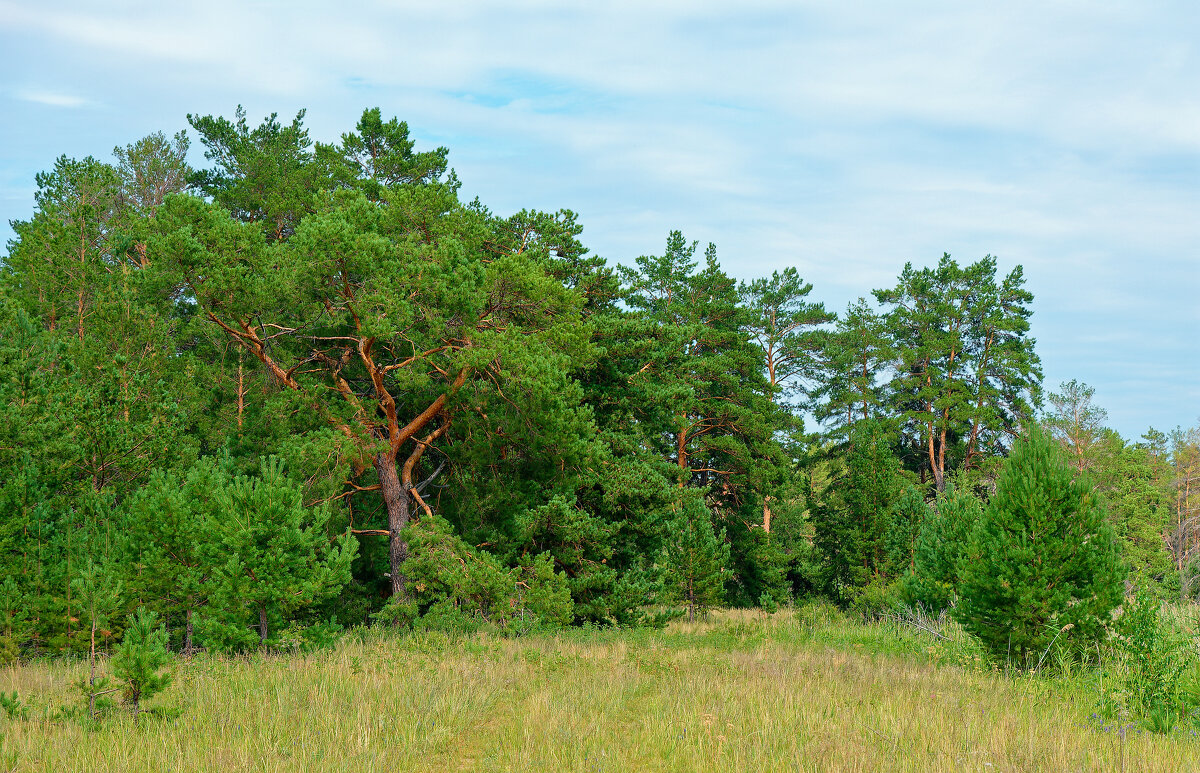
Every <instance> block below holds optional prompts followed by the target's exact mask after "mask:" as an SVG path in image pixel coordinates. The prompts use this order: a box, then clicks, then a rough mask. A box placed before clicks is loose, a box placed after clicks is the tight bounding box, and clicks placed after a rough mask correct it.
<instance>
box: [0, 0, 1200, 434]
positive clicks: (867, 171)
mask: <svg viewBox="0 0 1200 773" xmlns="http://www.w3.org/2000/svg"><path fill="white" fill-rule="evenodd" d="M1198 23H1200V6H1197V5H1196V4H1195V2H1194V0H1160V2H1155V3H1145V2H1141V1H1140V0H1114V1H1113V2H1106V3H1103V4H1099V5H1097V4H1095V3H1086V2H1083V0H1064V1H1063V2H1055V3H1045V2H1044V1H1043V0H1012V2H1007V3H1001V4H995V3H993V4H990V5H986V4H984V5H981V4H978V3H962V2H956V1H955V0H923V1H922V2H921V3H919V4H917V5H916V6H914V5H913V4H895V3H888V2H883V1H882V0H877V1H876V2H864V3H855V4H841V5H838V4H830V3H827V2H821V1H820V0H778V1H763V2H745V3H738V4H737V5H736V7H735V6H733V5H731V4H729V3H727V2H718V1H717V0H670V1H669V2H661V3H659V2H655V3H647V2H645V1H644V0H614V2H612V3H586V4H585V3H562V2H559V1H558V0H508V1H507V2H485V1H484V0H476V1H474V2H472V1H467V2H461V3H457V2H456V3H444V2H433V0H423V1H422V2H407V1H404V0H364V1H363V2H361V3H358V4H357V5H356V8H355V10H354V12H353V13H346V12H342V11H338V10H334V9H332V8H331V7H330V6H328V5H327V4H324V3H320V2H316V1H315V0H312V1H309V2H306V1H305V0H293V2H256V3H250V4H247V3H243V2H238V0H210V2H206V3H203V4H197V3H161V2H159V3H155V2H149V1H148V0H114V2H112V3H110V4H108V5H106V6H105V8H104V9H103V11H100V10H97V8H96V7H95V5H94V3H91V2H88V0H56V1H55V2H53V3H41V4H34V3H32V2H24V1H21V2H13V0H0V46H3V47H5V49H6V50H7V51H8V52H9V53H8V54H7V56H8V57H9V58H10V59H11V61H12V63H13V65H14V74H13V75H11V76H9V78H8V81H9V82H10V83H17V84H21V83H26V84H38V85H40V86H46V87H47V88H46V89H32V88H30V89H28V90H27V91H25V92H22V93H20V94H17V93H14V94H13V96H15V97H17V98H18V99H21V100H24V101H26V102H27V103H29V104H30V105H32V104H35V103H37V104H43V105H54V106H58V107H63V108H69V107H74V108H81V107H86V106H88V105H89V104H103V105H111V106H114V107H115V108H119V109H114V110H111V111H105V113H106V115H105V116H104V120H103V121H96V122H92V123H90V124H89V125H88V126H87V127H86V128H85V127H82V126H68V125H67V123H68V122H61V124H62V125H61V126H57V127H49V128H48V127H47V123H46V122H42V123H41V124H38V123H37V122H34V121H28V122H26V121H23V119H22V117H21V115H20V110H19V109H18V110H13V111H10V112H11V114H10V115H8V116H5V115H2V114H0V132H3V133H4V136H5V138H6V140H10V139H11V140H14V141H12V142H6V143H0V165H4V164H8V165H10V166H12V167H13V168H14V169H16V168H18V167H19V168H20V170H21V172H20V174H19V175H15V176H14V178H13V179H14V180H21V181H28V180H32V177H33V172H34V171H36V169H37V168H38V167H34V168H29V165H30V164H33V163H35V162H33V161H28V160H27V159H32V158H37V159H39V160H38V161H37V162H36V163H38V164H42V165H44V164H45V160H46V159H52V158H53V157H54V156H56V155H57V154H59V153H63V152H66V153H69V154H80V155H82V154H84V153H95V154H102V153H104V152H105V151H106V149H107V148H111V147H112V146H113V145H114V144H117V143H124V142H129V141H131V140H132V139H136V137H138V136H142V135H144V134H145V133H147V132H149V131H153V130H155V129H160V128H168V129H172V130H173V129H176V128H180V127H181V125H182V123H183V116H184V114H185V113H187V112H198V113H207V112H217V113H223V114H229V113H231V112H232V110H233V107H234V105H236V104H239V103H240V104H244V105H245V106H246V107H247V110H248V111H249V113H250V115H251V117H252V118H255V119H257V118H259V117H261V116H262V115H265V114H267V113H270V112H274V111H278V112H279V113H280V114H282V115H283V116H285V117H290V116H291V115H292V114H294V112H295V111H296V110H297V109H299V108H302V107H307V108H309V113H308V118H307V125H308V126H309V128H310V130H311V133H312V135H313V136H314V138H319V139H323V140H332V139H335V138H336V137H337V136H338V134H340V133H341V132H343V131H346V130H347V128H348V127H349V125H350V124H352V122H353V120H354V118H355V117H356V115H357V111H358V110H361V109H362V108H363V107H365V106H368V105H372V106H373V105H379V106H380V107H382V108H383V110H384V111H385V112H387V113H389V114H394V115H397V116H399V117H400V118H402V119H405V120H407V121H408V122H409V124H410V126H411V127H412V130H413V133H414V135H415V136H416V137H417V138H418V141H419V142H422V143H425V144H439V145H440V144H444V145H447V146H449V148H450V151H451V163H452V164H453V165H454V166H455V167H456V168H457V170H458V171H459V173H460V176H461V177H462V179H463V181H464V186H465V188H464V190H465V192H466V193H467V195H468V196H474V195H479V196H480V197H481V198H482V199H483V200H484V201H485V202H486V203H488V204H489V205H490V206H493V207H494V208H495V209H496V210H497V211H505V210H515V209H519V208H522V207H526V206H540V207H544V208H550V209H554V208H557V207H560V206H566V207H570V208H572V209H575V210H577V211H578V212H579V213H580V215H581V217H582V221H583V223H584V225H585V226H586V227H587V231H586V232H585V237H586V240H587V242H588V243H589V244H590V245H591V246H592V247H593V248H594V249H595V250H596V251H597V252H599V253H600V254H603V255H605V256H607V257H609V258H610V259H617V260H626V261H627V260H630V259H632V258H633V257H634V256H636V255H639V254H644V253H648V252H652V251H656V250H660V249H661V248H662V241H663V238H664V236H665V235H666V233H667V231H668V230H670V229H672V228H681V229H683V230H684V231H685V233H686V234H687V236H688V237H689V238H695V239H699V240H701V241H709V240H712V241H716V242H717V243H718V246H719V248H720V254H721V256H722V261H723V263H724V264H725V265H726V267H727V268H728V269H729V270H730V271H731V272H732V273H734V274H735V275H737V276H739V277H749V276H753V275H757V274H763V273H769V272H770V271H771V270H773V269H777V268H781V267H783V266H785V265H796V266H797V267H798V268H799V269H800V270H801V272H802V273H803V274H804V275H805V277H806V278H807V279H809V280H811V281H813V282H814V283H815V284H816V289H815V290H814V297H817V296H820V297H821V299H822V300H825V301H827V303H828V305H829V306H831V307H833V308H842V307H844V304H845V302H846V301H849V300H852V299H853V298H855V297H857V296H859V295H869V294H870V290H871V289H873V288H877V287H884V286H887V285H888V284H890V283H892V282H894V280H895V276H896V273H897V272H898V270H899V268H900V266H901V265H902V264H903V263H904V262H905V261H907V260H912V261H914V262H917V263H922V262H932V261H936V260H937V258H938V257H939V256H940V255H941V254H942V252H943V251H948V252H951V253H952V254H954V256H955V257H956V258H958V259H959V260H963V261H970V260H975V259H977V258H979V257H982V256H983V255H984V254H985V253H989V252H990V253H993V254H996V255H998V256H999V258H1000V261H1001V268H1002V269H1007V268H1010V267H1011V266H1012V265H1014V264H1015V263H1021V264H1023V265H1024V267H1025V269H1026V276H1027V277H1028V282H1029V286H1030V288H1031V289H1032V290H1033V291H1034V292H1035V294H1036V296H1037V300H1036V302H1035V309H1036V313H1035V316H1034V326H1035V333H1036V334H1037V336H1038V338H1039V345H1040V346H1041V347H1042V351H1043V352H1044V353H1046V355H1047V356H1049V355H1051V354H1053V356H1054V357H1055V360H1056V361H1055V362H1054V363H1047V373H1048V374H1050V373H1051V372H1053V374H1054V376H1055V378H1057V377H1058V375H1059V374H1060V373H1061V374H1062V375H1063V377H1064V378H1071V377H1080V378H1083V379H1085V380H1088V381H1089V382H1092V383H1093V384H1094V385H1095V386H1097V387H1098V388H1099V387H1102V386H1103V384H1104V383H1105V382H1106V381H1108V382H1110V383H1113V384H1114V386H1113V387H1111V388H1110V389H1109V394H1113V395H1117V394H1120V395H1122V397H1121V399H1125V397H1124V395H1126V394H1127V393H1126V392H1120V391H1119V390H1117V388H1116V386H1115V381H1116V379H1118V378H1120V377H1122V374H1125V373H1127V372H1129V370H1130V369H1131V368H1132V367H1133V366H1132V363H1134V362H1141V363H1142V364H1143V365H1144V366H1145V368H1150V367H1151V366H1152V365H1153V364H1154V362H1155V361H1156V359H1162V357H1163V352H1164V351H1166V352H1170V351H1174V352H1177V353H1178V355H1177V359H1178V360H1179V361H1180V362H1181V363H1183V364H1182V365H1181V367H1182V368H1183V376H1182V377H1180V378H1181V380H1182V381H1189V380H1190V381H1193V382H1200V349H1197V346H1198V345H1197V341H1200V326H1198V324H1197V322H1198V320H1200V316H1198V315H1200V311H1197V309H1200V305H1197V304H1196V303H1195V298H1196V297H1198V296H1200V256H1198V254H1197V246H1196V245H1197V244H1200V220H1198V219H1197V217H1196V213H1197V212H1198V211H1200V182H1197V179H1200V178H1197V174H1200V92H1197V90H1196V89H1195V84H1196V83H1197V82H1200V47H1198V46H1197V45H1196V43H1195V41H1194V37H1195V35H1194V30H1195V29H1197V28H1198ZM17 68H24V70H23V71H21V70H19V69H17ZM60 84H61V85H60ZM50 87H53V88H50ZM73 94H86V95H88V98H89V99H90V100H94V101H93V102H91V103H89V101H88V100H85V99H81V98H79V97H74V96H71V95H73ZM30 110H32V107H30ZM2 112H3V111H0V113H2ZM27 124H28V125H27ZM0 214H2V215H3V217H0V222H3V221H4V220H7V219H8V218H9V217H18V218H19V217H25V216H27V213H26V212H25V211H15V212H5V213H0ZM1112 329H1119V330H1121V331H1123V333H1122V335H1120V336H1107V337H1106V336H1105V331H1107V330H1112ZM1081 334H1086V335H1087V336H1088V340H1086V341H1081V340H1080V336H1081ZM1150 339H1152V340H1154V341H1155V342H1156V345H1155V346H1153V347H1150V346H1145V345H1139V341H1146V340H1150ZM1159 343H1161V345H1157V344H1159ZM1146 372H1150V371H1149V370H1146ZM1189 374H1190V375H1189ZM1161 389H1162V391H1161V394H1163V395H1169V396H1170V397H1169V398H1164V399H1162V400H1158V401H1157V402H1154V401H1150V400H1145V401H1142V403H1144V404H1145V405H1151V404H1153V405H1156V406H1159V407H1156V408H1155V410H1156V411H1159V410H1160V408H1161V411H1165V410H1167V407H1168V406H1169V405H1170V404H1171V401H1172V400H1174V401H1175V402H1184V401H1186V400H1187V399H1188V394H1187V393H1185V392H1184V391H1183V387H1182V386H1180V387H1178V388H1175V387H1172V386H1171V385H1169V384H1164V386H1163V387H1162V388H1161ZM1130 399H1132V397H1131V398H1130ZM1142 403H1139V404H1142ZM1130 405H1131V406H1132V407H1130V408H1129V410H1128V411H1125V412H1124V413H1121V412H1120V411H1118V410H1117V406H1113V405H1110V406H1107V407H1109V409H1110V413H1111V414H1112V415H1114V416H1116V415H1118V414H1120V415H1122V416H1124V417H1125V418H1124V419H1123V420H1125V421H1128V422H1130V423H1131V424H1132V425H1136V424H1137V423H1139V422H1140V423H1141V424H1142V425H1144V424H1146V423H1156V424H1168V423H1170V424H1173V423H1174V420H1164V419H1163V418H1161V417H1151V416H1150V415H1149V414H1142V415H1141V418H1139V414H1138V411H1139V410H1141V409H1140V408H1138V407H1137V405H1135V404H1134V403H1132V402H1131V403H1130ZM1161 411H1160V412H1161ZM1185 413H1186V415H1182V416H1181V417H1180V418H1179V419H1178V420H1179V421H1189V420H1190V419H1191V418H1192V417H1191V414H1192V413H1195V410H1194V409H1188V411H1187V412H1185ZM1134 428H1135V427H1134V426H1129V427H1122V430H1123V431H1125V430H1127V429H1128V430H1133V429H1134ZM1139 431H1140V430H1139Z"/></svg>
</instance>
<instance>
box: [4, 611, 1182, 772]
mask: <svg viewBox="0 0 1200 773" xmlns="http://www.w3.org/2000/svg"><path fill="white" fill-rule="evenodd" d="M85 670H86V661H63V660H46V661H36V662H33V663H28V664H24V665H21V666H16V667H10V668H7V669H4V670H0V690H5V691H12V690H14V689H15V690H18V691H19V693H20V695H21V696H22V699H23V700H25V702H26V703H27V704H28V705H29V706H30V716H29V718H28V719H23V720H22V719H13V718H9V719H0V735H2V740H0V769H3V770H8V771H55V773H65V772H66V771H94V772H96V773H103V772H107V771H114V772H115V771H168V770H169V771H183V770H187V771H234V770H253V771H295V770H304V771H363V772H364V773H366V772H367V771H379V772H380V773H383V772H384V771H388V772H391V771H446V770H477V771H507V770H516V771H596V772H597V773H598V772H599V771H614V772H616V771H638V770H647V771H777V770H778V771H784V770H801V771H810V770H811V771H817V770H822V771H824V770H838V771H841V770H846V771H858V770H863V771H866V770H888V771H926V770H929V771H942V770H979V771H1017V770H1019V771H1030V770H1047V771H1050V770H1053V771H1067V770H1070V771H1093V770H1094V771H1120V770H1125V771H1158V770H1161V771H1180V770H1195V769H1198V768H1200V739H1197V737H1196V736H1195V735H1194V734H1193V733H1192V732H1190V731H1188V730H1183V731H1180V730H1176V731H1175V732H1174V733H1172V734H1167V735H1162V734H1153V733H1148V732H1144V731H1141V730H1140V729H1138V728H1137V727H1135V726H1132V723H1130V726H1127V727H1125V728H1124V729H1122V728H1121V727H1118V726H1116V725H1105V724H1104V723H1102V722H1100V721H1098V720H1096V719H1094V718H1092V717H1091V715H1092V713H1093V711H1094V710H1095V701H1096V689H1095V688H1096V685H1095V684H1094V683H1093V682H1094V680H1095V679H1097V678H1098V676H1097V675H1096V673H1095V672H1094V671H1074V672H1073V671H1071V670H1070V669H1067V670H1066V671H1065V672H1064V671H1061V670H1060V671H1057V672H1056V674H1055V675H1053V676H1046V675H1041V676H1028V675H1014V674H1005V673H1001V672H999V671H997V670H995V669H989V668H986V667H982V666H981V665H979V662H978V660H977V656H976V655H975V654H974V653H973V651H972V648H971V647H970V646H969V643H964V641H962V640H959V641H956V640H954V639H953V638H951V639H948V640H944V639H938V638H935V637H932V636H929V635H927V634H925V633H922V632H920V631H916V630H913V629H911V628H907V627H903V626H899V625H897V624H895V623H889V622H882V623H873V624H862V623H858V622H855V621H851V620H849V619H847V618H845V617H844V616H842V615H840V614H838V613H836V612H835V611H833V610H832V609H830V608H828V607H824V606H809V607H801V608H799V609H796V610H784V611H780V612H778V613H777V614H775V615H772V616H767V615H765V614H764V613H762V612H760V611H724V612H715V613H713V614H712V615H710V616H709V618H708V619H707V620H704V621H699V622H696V623H687V622H682V621H679V622H675V623H672V624H671V625H670V626H668V627H667V628H666V629H665V630H661V631H648V630H635V631H621V630H605V629H577V630H568V631H563V632H557V633H546V634H534V635H530V636H526V637H522V638H500V637H497V636H494V635H490V634H487V633H474V634H459V635H448V634H444V633H434V632H425V633H412V634H405V635H397V634H388V633H387V632H383V631H379V630H362V631H352V632H351V633H350V634H349V635H347V636H346V637H345V638H343V640H342V641H341V642H340V643H339V644H338V645H337V646H335V647H334V648H332V649H327V650H321V651H316V652H312V653H294V654H286V655H265V656H264V655H254V656H249V657H239V658H229V657H217V656H211V655H205V654H201V655H198V656H194V657H192V658H191V659H188V660H184V659H178V660H176V661H175V663H174V664H173V667H172V670H173V674H174V682H173V684H172V686H171V687H170V688H168V690H167V691H166V692H164V693H163V694H161V695H160V696H158V697H156V698H155V699H154V700H153V701H152V702H151V703H150V706H151V707H157V708H156V709H155V711H154V712H152V713H150V714H144V715H143V716H142V717H141V718H140V719H139V720H138V721H137V722H136V723H135V722H134V720H133V718H132V717H131V716H129V715H128V714H127V713H125V712H123V711H117V712H116V713H114V714H113V715H112V716H109V717H107V718H105V719H104V720H103V721H101V722H100V723H98V724H96V725H95V726H89V724H88V723H87V722H86V721H79V720H72V719H63V718H62V715H61V711H60V709H61V708H62V707H63V706H66V705H68V704H71V703H77V702H78V692H77V691H76V690H75V688H73V687H72V682H73V681H75V680H77V679H78V678H79V677H80V676H81V675H83V673H84V671H85Z"/></svg>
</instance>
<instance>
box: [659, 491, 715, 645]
mask: <svg viewBox="0 0 1200 773" xmlns="http://www.w3.org/2000/svg"><path fill="white" fill-rule="evenodd" d="M664 564H665V567H664V568H665V571H664V572H663V582H664V584H665V585H666V592H665V594H664V595H665V597H666V600H667V601H669V602H670V601H679V602H682V603H684V604H686V605H687V611H688V621H694V620H695V619H696V614H697V613H703V612H704V611H705V610H707V609H708V608H709V607H712V606H714V605H716V604H720V603H721V602H722V601H723V600H724V597H725V596H724V587H725V578H726V574H727V572H728V569H727V567H728V565H729V545H727V544H726V542H725V531H724V529H722V530H721V531H720V532H717V531H716V530H714V529H713V523H712V515H711V514H710V513H709V510H708V508H707V507H705V506H704V502H703V500H702V499H701V498H700V497H699V496H696V495H694V494H691V493H690V492H689V493H686V494H684V495H683V497H682V499H681V503H680V507H679V509H678V510H677V511H676V515H675V518H674V519H673V521H672V523H671V529H670V537H669V538H668V542H667V547H666V553H665V556H664Z"/></svg>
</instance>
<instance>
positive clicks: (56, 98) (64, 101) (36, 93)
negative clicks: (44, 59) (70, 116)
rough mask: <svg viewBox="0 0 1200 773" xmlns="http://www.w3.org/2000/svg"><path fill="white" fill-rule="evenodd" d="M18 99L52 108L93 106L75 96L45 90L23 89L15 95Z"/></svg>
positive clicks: (86, 100)
mask: <svg viewBox="0 0 1200 773" xmlns="http://www.w3.org/2000/svg"><path fill="white" fill-rule="evenodd" d="M14 96H16V98H17V99H20V100H22V101H24V102H35V103H37V104H39V105H49V106H51V107H68V108H74V107H88V106H90V105H92V104H93V103H92V101H91V100H88V99H84V98H83V97H77V96H74V95H73V94H64V93H61V92H57V91H46V90H44V89H21V90H19V91H17V92H16V94H15V95H14Z"/></svg>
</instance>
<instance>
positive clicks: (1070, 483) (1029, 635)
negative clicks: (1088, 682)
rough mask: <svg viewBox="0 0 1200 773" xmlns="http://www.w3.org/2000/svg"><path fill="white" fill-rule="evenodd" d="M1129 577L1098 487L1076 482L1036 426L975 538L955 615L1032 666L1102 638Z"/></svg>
mask: <svg viewBox="0 0 1200 773" xmlns="http://www.w3.org/2000/svg"><path fill="white" fill-rule="evenodd" d="M1125 572H1126V570H1125V566H1124V565H1123V564H1122V563H1121V561H1120V558H1119V556H1118V553H1117V543H1116V538H1115V536H1114V535H1113V531H1112V528H1111V527H1110V526H1109V525H1108V524H1107V523H1106V522H1105V513H1104V508H1103V506H1102V505H1101V503H1100V501H1099V500H1098V498H1097V495H1096V494H1095V492H1094V491H1093V490H1092V485H1091V483H1090V482H1088V481H1086V479H1078V478H1074V476H1073V473H1072V470H1070V469H1069V468H1068V466H1067V464H1066V461H1065V460H1064V458H1063V456H1062V453H1061V451H1059V449H1058V448H1056V445H1055V444H1054V443H1053V441H1052V440H1051V439H1050V438H1049V437H1048V436H1047V435H1046V434H1045V433H1044V432H1043V431H1041V430H1040V429H1038V428H1036V427H1034V428H1033V429H1032V430H1031V431H1030V434H1029V437H1028V438H1027V439H1024V440H1021V441H1019V442H1018V443H1017V444H1016V446H1015V448H1014V449H1013V452H1012V455H1011V456H1010V457H1009V459H1008V461H1007V463H1006V464H1005V466H1004V468H1003V470H1002V471H1001V473H1000V478H999V480H998V481H997V484H996V494H995V496H993V497H992V499H991V501H990V502H989V503H988V506H987V508H986V510H985V511H984V517H983V520H982V521H981V522H980V524H979V528H978V529H977V530H976V532H975V536H974V539H973V540H972V544H971V548H970V555H969V557H968V560H967V561H966V562H965V564H964V573H963V578H962V603H961V604H960V606H959V607H958V608H957V610H956V614H957V616H958V618H959V619H960V620H961V621H962V623H963V625H964V626H965V627H966V629H967V630H968V631H970V632H971V633H973V634H975V635H976V636H978V637H979V638H980V639H981V640H982V641H983V643H984V645H985V646H986V647H987V648H988V649H989V650H990V651H991V652H992V653H993V654H994V655H996V656H999V657H1004V656H1008V657H1010V658H1011V660H1012V661H1015V662H1016V663H1017V664H1021V665H1025V666H1031V665H1034V663H1035V659H1036V658H1038V656H1039V654H1041V653H1043V652H1045V651H1046V650H1047V649H1048V648H1049V647H1050V645H1051V644H1053V643H1054V642H1055V641H1056V640H1057V641H1061V642H1063V643H1064V644H1070V643H1074V644H1075V645H1076V646H1080V645H1083V646H1086V645H1087V644H1090V643H1092V642H1095V641H1096V640H1097V639H1099V638H1100V637H1101V636H1102V635H1103V633H1104V631H1105V626H1106V625H1107V624H1108V623H1109V621H1110V618H1111V614H1112V611H1113V609H1114V608H1115V607H1116V606H1117V605H1118V604H1119V603H1120V601H1121V597H1122V594H1123V581H1124V579H1125Z"/></svg>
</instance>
